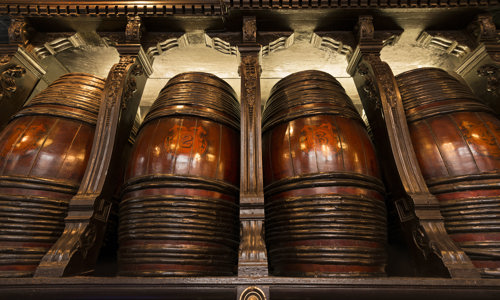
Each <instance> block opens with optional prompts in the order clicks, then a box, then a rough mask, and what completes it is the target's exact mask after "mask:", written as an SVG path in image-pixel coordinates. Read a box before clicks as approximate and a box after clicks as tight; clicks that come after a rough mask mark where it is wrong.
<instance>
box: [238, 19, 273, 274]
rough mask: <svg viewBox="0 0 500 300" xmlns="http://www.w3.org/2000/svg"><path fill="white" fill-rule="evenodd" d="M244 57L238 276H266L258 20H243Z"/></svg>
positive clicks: (241, 70) (240, 48) (240, 69)
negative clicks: (257, 41)
mask: <svg viewBox="0 0 500 300" xmlns="http://www.w3.org/2000/svg"><path fill="white" fill-rule="evenodd" d="M243 31H244V33H243V43H242V44H240V45H239V47H238V49H239V51H240V55H241V62H240V67H239V74H240V76H241V160H240V221H241V241H240V250H239V262H238V275H239V276H267V274H268V267H267V251H266V247H265V243H264V226H263V225H264V185H263V174H262V152H261V148H262V132H261V118H262V116H261V98H260V97H261V96H260V73H261V68H260V63H259V58H260V51H261V46H260V45H259V44H257V43H255V37H256V33H257V27H256V21H255V17H253V18H252V17H245V18H244V19H243Z"/></svg>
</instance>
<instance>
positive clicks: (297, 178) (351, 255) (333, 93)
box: [262, 71, 386, 276]
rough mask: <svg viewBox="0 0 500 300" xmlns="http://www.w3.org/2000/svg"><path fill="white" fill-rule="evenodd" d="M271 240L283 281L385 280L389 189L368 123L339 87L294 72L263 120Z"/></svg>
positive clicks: (322, 77) (273, 263) (324, 77)
mask: <svg viewBox="0 0 500 300" xmlns="http://www.w3.org/2000/svg"><path fill="white" fill-rule="evenodd" d="M263 132H264V134H263V148H262V151H263V161H264V185H265V193H266V242H267V246H268V251H269V261H270V268H271V269H272V272H273V274H276V275H281V276H301V275H303V276H380V275H382V274H383V273H384V267H385V249H384V247H385V241H386V229H385V227H386V220H385V218H386V216H385V205H384V198H383V194H384V187H383V185H382V182H381V181H380V173H379V168H378V165H377V161H376V157H375V151H374V148H373V145H372V144H371V142H370V139H369V137H368V134H367V131H366V128H365V126H364V123H363V122H362V121H361V118H360V117H359V115H358V113H357V111H356V110H355V108H354V106H353V104H352V102H351V100H350V99H349V98H348V97H347V95H346V94H345V92H344V90H343V88H342V87H341V86H340V84H339V83H338V82H337V81H336V80H335V79H334V78H333V77H332V76H330V75H328V74H326V73H323V72H319V71H304V72H299V73H295V74H292V75H290V76H288V77H285V78H284V79H282V80H281V81H279V82H278V83H277V84H276V85H275V86H274V88H273V90H272V92H271V96H270V99H269V100H268V102H267V104H266V108H265V110H264V116H263Z"/></svg>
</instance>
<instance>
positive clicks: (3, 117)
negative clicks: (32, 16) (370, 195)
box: [0, 17, 45, 129]
mask: <svg viewBox="0 0 500 300" xmlns="http://www.w3.org/2000/svg"><path fill="white" fill-rule="evenodd" d="M27 27H28V25H27V22H26V20H25V19H24V18H23V17H16V18H11V24H10V26H9V44H1V45H0V106H1V107H2V109H1V110H0V129H2V128H3V127H4V126H5V125H6V124H7V123H8V122H9V120H10V117H11V116H12V115H13V114H14V113H16V112H17V111H18V110H19V109H20V108H21V107H22V106H23V105H24V103H25V102H26V99H28V97H29V96H30V94H31V92H32V91H33V89H34V88H35V86H36V84H37V83H38V81H39V80H40V78H41V77H42V76H43V74H45V71H44V70H43V68H42V67H41V66H40V65H39V64H38V62H37V61H36V60H35V59H34V58H33V57H32V56H31V55H30V54H29V53H28V52H27V51H26V50H25V49H26V48H25V47H26V46H28V43H29V40H28V34H27Z"/></svg>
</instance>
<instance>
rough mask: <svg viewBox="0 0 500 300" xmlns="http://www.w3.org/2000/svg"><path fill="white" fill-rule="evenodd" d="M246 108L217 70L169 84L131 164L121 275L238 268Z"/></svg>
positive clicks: (141, 133)
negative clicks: (241, 127) (241, 155)
mask: <svg viewBox="0 0 500 300" xmlns="http://www.w3.org/2000/svg"><path fill="white" fill-rule="evenodd" d="M239 116H240V112H239V103H238V101H237V100H236V94H235V93H234V91H233V89H232V88H231V87H230V86H229V85H228V84H227V83H226V82H224V81H222V80H221V79H219V78H218V77H216V76H214V75H210V74H206V73H197V72H192V73H183V74H180V75H177V76H175V77H174V78H172V79H171V80H170V81H169V82H168V83H167V85H166V86H165V87H164V88H163V89H162V91H161V92H160V94H159V96H158V99H157V100H156V101H155V102H154V104H153V106H152V107H151V110H150V112H149V113H148V115H147V116H146V118H145V120H144V122H143V124H142V125H141V128H140V129H139V133H138V135H137V138H136V143H135V145H134V149H133V150H132V156H131V159H130V162H129V165H128V168H127V172H126V183H125V186H124V192H123V197H122V202H121V204H120V226H119V228H120V229H119V243H120V250H119V268H120V271H119V272H120V274H121V275H126V276H215V275H233V274H234V273H235V271H236V266H237V251H238V245H239V223H238V214H239V205H238V203H239V201H238V196H239V153H240V149H239V145H240V131H239Z"/></svg>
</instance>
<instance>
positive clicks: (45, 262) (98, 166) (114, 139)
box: [35, 19, 148, 277]
mask: <svg viewBox="0 0 500 300" xmlns="http://www.w3.org/2000/svg"><path fill="white" fill-rule="evenodd" d="M135 21H136V20H135V19H134V20H133V22H135ZM130 22H131V21H130V20H129V24H130ZM134 26H136V28H137V29H138V30H139V29H140V26H137V24H134ZM129 30H131V29H130V28H129V26H127V32H128V31H129ZM134 34H136V33H134V32H133V31H132V33H131V34H127V38H126V42H130V43H128V44H121V45H117V47H116V48H117V50H118V52H119V54H120V61H119V62H118V63H117V64H115V65H114V66H113V67H112V68H111V70H110V71H109V74H108V77H107V79H106V83H105V86H104V92H103V96H102V98H101V106H100V109H99V116H98V119H97V125H96V131H95V136H94V141H93V146H92V151H91V154H90V159H89V163H88V165H87V169H86V171H85V174H84V177H83V180H82V182H81V184H80V188H79V190H78V193H77V194H76V195H75V196H74V197H73V198H72V199H71V200H70V203H69V209H68V215H67V217H66V219H65V223H66V224H65V229H64V232H63V234H62V235H61V237H60V238H59V239H58V240H57V242H56V243H55V244H54V245H53V247H52V248H51V249H50V250H49V252H47V254H46V255H45V256H44V257H43V259H42V261H41V263H40V265H39V266H38V268H37V270H36V273H35V277H43V276H52V277H62V276H68V275H77V274H84V273H88V272H91V271H92V270H93V269H94V265H95V263H96V260H97V256H98V254H99V250H100V247H101V244H102V240H103V237H104V232H105V228H106V222H107V219H108V216H109V212H110V209H111V203H112V202H111V198H112V196H113V193H114V192H115V189H116V178H117V177H120V176H121V175H122V174H120V171H119V170H120V168H119V166H120V164H123V161H124V159H126V158H125V157H123V152H124V151H123V149H124V147H125V145H126V143H127V142H128V138H129V135H130V132H131V130H132V126H133V123H134V119H135V116H136V113H137V109H138V106H139V102H140V98H141V95H142V91H143V88H144V85H145V83H146V77H147V76H146V74H145V72H144V69H146V68H145V67H143V65H145V64H146V62H148V59H147V57H146V55H145V53H144V51H143V49H142V47H141V45H140V44H139V43H138V40H139V39H140V34H138V35H137V36H132V35H134Z"/></svg>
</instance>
